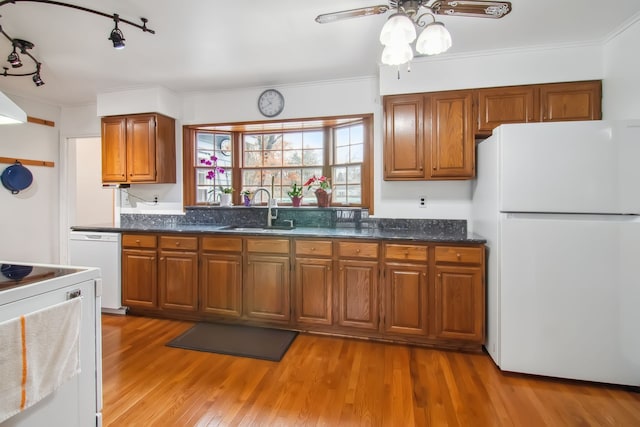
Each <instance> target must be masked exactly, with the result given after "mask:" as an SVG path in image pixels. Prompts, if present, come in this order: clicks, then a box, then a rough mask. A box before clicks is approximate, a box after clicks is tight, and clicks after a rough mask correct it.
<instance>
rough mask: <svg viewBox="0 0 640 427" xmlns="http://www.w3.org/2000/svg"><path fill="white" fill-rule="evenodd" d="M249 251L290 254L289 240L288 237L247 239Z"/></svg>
mask: <svg viewBox="0 0 640 427" xmlns="http://www.w3.org/2000/svg"><path fill="white" fill-rule="evenodd" d="M247 252H261V253H267V254H288V253H289V240H287V239H247Z"/></svg>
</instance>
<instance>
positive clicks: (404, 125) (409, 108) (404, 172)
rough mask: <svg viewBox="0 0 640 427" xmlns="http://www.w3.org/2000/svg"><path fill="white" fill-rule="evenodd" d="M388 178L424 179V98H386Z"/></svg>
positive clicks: (419, 96)
mask: <svg viewBox="0 0 640 427" xmlns="http://www.w3.org/2000/svg"><path fill="white" fill-rule="evenodd" d="M384 115H385V122H384V123H385V138H384V178H385V179H389V180H393V179H397V180H406V179H424V178H425V173H424V97H423V96H422V95H398V96H388V97H385V101H384Z"/></svg>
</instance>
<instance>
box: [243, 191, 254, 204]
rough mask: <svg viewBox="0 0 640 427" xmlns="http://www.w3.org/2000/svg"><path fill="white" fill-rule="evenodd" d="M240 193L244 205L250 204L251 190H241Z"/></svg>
mask: <svg viewBox="0 0 640 427" xmlns="http://www.w3.org/2000/svg"><path fill="white" fill-rule="evenodd" d="M240 194H242V201H243V202H244V205H245V206H251V196H253V192H252V191H251V190H242V192H241V193H240Z"/></svg>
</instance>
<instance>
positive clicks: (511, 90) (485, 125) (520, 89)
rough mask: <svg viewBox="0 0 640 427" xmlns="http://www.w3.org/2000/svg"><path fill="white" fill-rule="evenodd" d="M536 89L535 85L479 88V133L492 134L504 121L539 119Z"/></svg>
mask: <svg viewBox="0 0 640 427" xmlns="http://www.w3.org/2000/svg"><path fill="white" fill-rule="evenodd" d="M535 95H536V90H535V87H533V86H517V87H499V88H490V89H479V90H478V91H477V97H478V120H477V125H478V128H477V129H476V133H477V134H482V135H491V131H492V130H493V129H495V128H496V127H498V126H500V125H501V124H504V123H529V122H535V121H538V119H537V116H538V114H537V111H536V105H537V104H536V99H535V98H536V96H535Z"/></svg>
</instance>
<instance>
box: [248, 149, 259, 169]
mask: <svg viewBox="0 0 640 427" xmlns="http://www.w3.org/2000/svg"><path fill="white" fill-rule="evenodd" d="M244 165H245V166H246V167H249V168H254V167H260V166H262V151H248V152H245V153H244Z"/></svg>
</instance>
